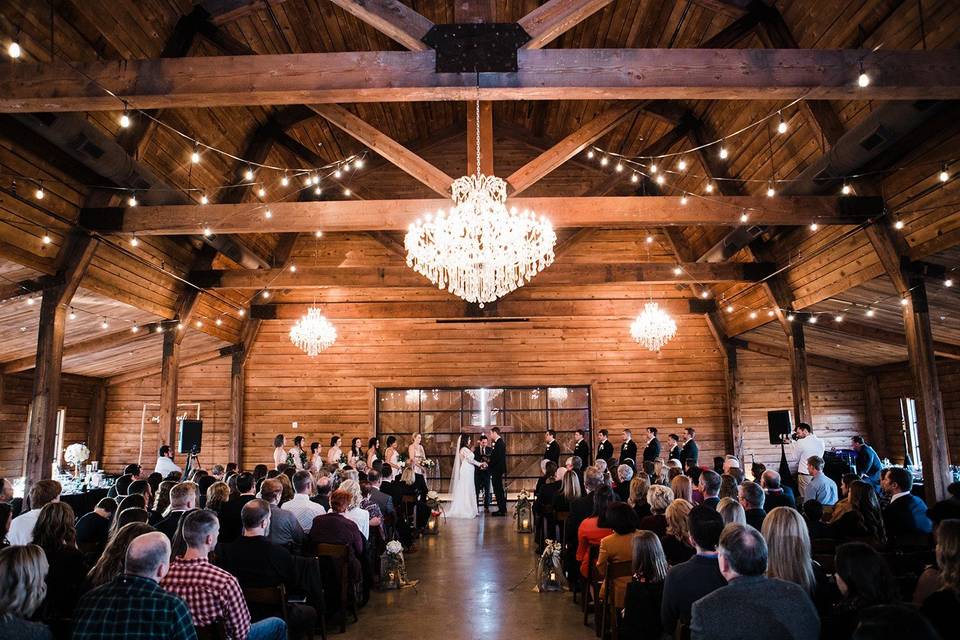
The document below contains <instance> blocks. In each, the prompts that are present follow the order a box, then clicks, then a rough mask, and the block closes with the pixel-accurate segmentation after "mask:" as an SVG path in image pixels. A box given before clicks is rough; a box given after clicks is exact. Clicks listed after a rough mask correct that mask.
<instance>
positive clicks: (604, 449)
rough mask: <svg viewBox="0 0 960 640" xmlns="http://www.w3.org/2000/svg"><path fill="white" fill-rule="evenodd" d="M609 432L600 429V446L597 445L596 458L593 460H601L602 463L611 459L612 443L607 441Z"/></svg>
mask: <svg viewBox="0 0 960 640" xmlns="http://www.w3.org/2000/svg"><path fill="white" fill-rule="evenodd" d="M609 436H610V432H609V431H607V430H606V429H600V435H599V438H600V444H598V445H597V457H596V458H594V460H603V461H604V462H606V461H608V460H610V458H612V457H613V443H611V442H610V440H608V438H609ZM584 464H586V460H584Z"/></svg>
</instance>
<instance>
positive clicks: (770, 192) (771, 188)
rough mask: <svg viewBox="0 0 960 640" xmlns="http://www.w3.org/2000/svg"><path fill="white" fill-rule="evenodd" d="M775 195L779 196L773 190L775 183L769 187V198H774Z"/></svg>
mask: <svg viewBox="0 0 960 640" xmlns="http://www.w3.org/2000/svg"><path fill="white" fill-rule="evenodd" d="M775 195H777V191H776V190H775V189H774V188H773V183H772V182H771V183H770V184H768V185H767V197H768V198H772V197H773V196H775Z"/></svg>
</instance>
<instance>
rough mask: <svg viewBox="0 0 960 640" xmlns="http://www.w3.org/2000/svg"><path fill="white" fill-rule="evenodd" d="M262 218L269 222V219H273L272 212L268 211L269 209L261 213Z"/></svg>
mask: <svg viewBox="0 0 960 640" xmlns="http://www.w3.org/2000/svg"><path fill="white" fill-rule="evenodd" d="M263 217H264V218H266V219H267V220H269V219H270V218H272V217H273V211H270V209H267V210H266V211H264V212H263Z"/></svg>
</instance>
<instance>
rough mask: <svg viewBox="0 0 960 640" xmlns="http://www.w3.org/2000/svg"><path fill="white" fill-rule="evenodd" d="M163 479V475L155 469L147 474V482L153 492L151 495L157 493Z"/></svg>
mask: <svg viewBox="0 0 960 640" xmlns="http://www.w3.org/2000/svg"><path fill="white" fill-rule="evenodd" d="M163 479H164V475H163V474H162V473H157V472H156V471H154V472H153V473H151V474H150V475H148V476H147V484H149V485H150V490H151V491H152V492H153V495H157V492H158V491H159V489H160V485H161V484H163ZM174 484H176V482H174ZM128 486H129V485H128Z"/></svg>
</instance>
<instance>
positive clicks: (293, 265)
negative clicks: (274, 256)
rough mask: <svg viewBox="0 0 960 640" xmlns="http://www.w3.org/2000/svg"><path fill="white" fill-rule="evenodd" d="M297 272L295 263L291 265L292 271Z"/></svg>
mask: <svg viewBox="0 0 960 640" xmlns="http://www.w3.org/2000/svg"><path fill="white" fill-rule="evenodd" d="M296 272H297V265H295V264H292V265H290V273H296Z"/></svg>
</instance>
